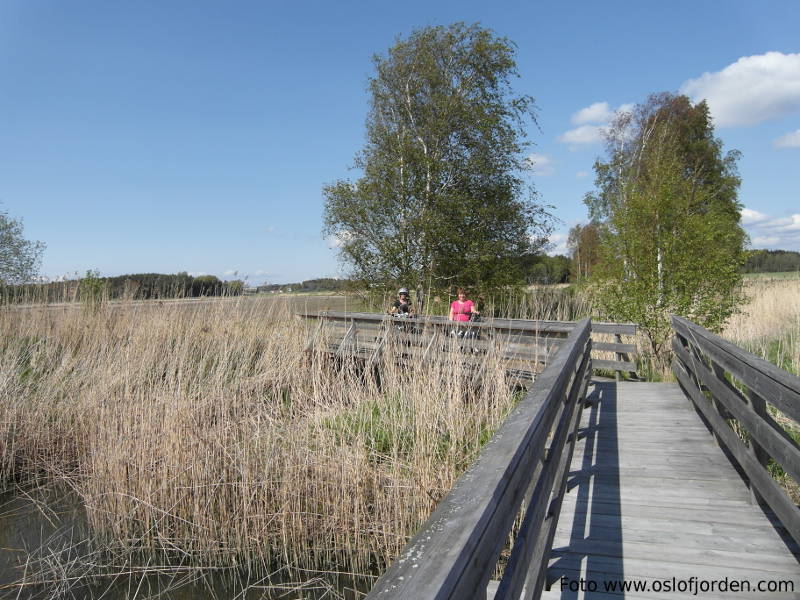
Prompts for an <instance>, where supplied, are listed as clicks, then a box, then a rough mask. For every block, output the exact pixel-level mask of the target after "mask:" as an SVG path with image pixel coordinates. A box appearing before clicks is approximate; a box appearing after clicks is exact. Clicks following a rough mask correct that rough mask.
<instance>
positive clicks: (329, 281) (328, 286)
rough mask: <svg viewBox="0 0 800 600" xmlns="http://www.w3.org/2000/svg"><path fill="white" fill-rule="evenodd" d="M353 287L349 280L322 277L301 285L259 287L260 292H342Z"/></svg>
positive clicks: (279, 284)
mask: <svg viewBox="0 0 800 600" xmlns="http://www.w3.org/2000/svg"><path fill="white" fill-rule="evenodd" d="M350 286H352V282H351V281H350V280H349V279H334V278H332V277H321V278H319V279H307V280H306V281H301V282H299V283H272V284H268V285H260V286H258V291H259V292H341V291H344V290H346V289H349V287H350Z"/></svg>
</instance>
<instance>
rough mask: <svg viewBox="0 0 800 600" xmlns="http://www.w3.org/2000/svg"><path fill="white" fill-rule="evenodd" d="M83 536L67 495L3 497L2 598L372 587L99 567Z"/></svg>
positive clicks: (238, 594) (175, 596)
mask: <svg viewBox="0 0 800 600" xmlns="http://www.w3.org/2000/svg"><path fill="white" fill-rule="evenodd" d="M88 538H89V528H88V525H87V520H86V514H85V512H84V510H83V508H82V506H81V503H80V501H79V500H78V498H77V497H76V496H75V495H74V494H73V493H70V492H69V491H68V490H63V489H36V490H33V489H29V490H23V489H15V490H11V491H5V492H2V493H0V598H2V599H5V598H9V599H11V598H14V599H17V598H19V599H22V598H26V599H30V600H39V599H48V598H70V599H75V600H95V599H97V600H99V599H101V598H102V599H103V600H123V599H124V600H134V599H136V600H141V599H145V598H148V599H154V600H155V599H157V598H161V599H171V600H190V599H196V600H222V599H226V600H228V599H234V598H235V599H239V600H255V599H269V600H277V599H281V600H323V599H325V600H328V599H330V600H334V599H337V600H338V599H341V600H355V599H357V598H362V597H363V596H364V594H365V593H366V591H367V590H368V589H369V587H370V583H371V579H369V578H360V579H359V580H355V581H354V579H353V578H352V577H343V576H339V577H336V576H333V575H328V574H325V575H321V574H309V575H308V576H307V577H306V578H304V580H302V581H298V580H297V579H296V578H295V579H289V578H287V577H285V576H283V577H282V576H281V574H280V573H277V574H273V575H272V576H271V577H270V580H269V581H266V580H265V578H264V577H263V576H260V577H256V576H250V577H248V575H247V573H244V572H232V571H231V570H229V569H228V570H225V571H212V570H200V569H197V568H195V567H193V566H192V565H179V564H176V563H172V564H171V565H163V564H162V562H163V561H160V560H159V561H156V560H155V559H153V560H151V561H143V562H142V563H139V564H132V563H130V562H126V561H123V560H120V561H117V563H118V564H117V565H116V566H114V567H108V566H106V567H103V566H101V565H102V564H103V563H104V562H105V563H107V562H108V561H107V560H105V561H103V560H99V559H98V557H97V556H96V555H94V554H92V553H91V549H90V545H89V544H88V543H87V541H86V540H87V539H88ZM148 562H149V564H148ZM159 569H161V570H162V572H161V573H159V572H157V571H158V570H159ZM98 574H99V576H98Z"/></svg>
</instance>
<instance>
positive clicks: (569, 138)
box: [558, 102, 634, 150]
mask: <svg viewBox="0 0 800 600" xmlns="http://www.w3.org/2000/svg"><path fill="white" fill-rule="evenodd" d="M633 107H634V105H633V104H620V105H619V106H618V107H617V108H615V109H613V110H612V109H611V108H610V107H609V106H608V102H595V103H594V104H590V105H589V106H587V107H586V108H582V109H580V110H579V111H578V112H576V113H575V114H573V115H572V117H571V118H570V121H572V123H573V124H574V125H578V127H575V128H574V129H570V130H569V131H565V132H564V133H562V134H561V135H560V136H558V141H559V142H561V143H562V144H568V145H569V146H570V148H571V149H573V150H574V149H576V148H577V147H578V146H588V145H589V144H596V143H597V142H600V141H602V139H603V134H604V133H605V131H606V129H607V128H608V125H609V123H610V122H611V121H612V120H613V119H614V118H615V117H616V116H617V115H619V114H621V113H624V112H630V111H631V110H633Z"/></svg>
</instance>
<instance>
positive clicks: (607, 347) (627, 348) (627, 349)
mask: <svg viewBox="0 0 800 600" xmlns="http://www.w3.org/2000/svg"><path fill="white" fill-rule="evenodd" d="M592 350H598V351H603V352H619V353H629V354H636V344H622V343H619V342H594V341H593V342H592ZM617 360H621V361H627V360H628V359H627V358H618V359H617Z"/></svg>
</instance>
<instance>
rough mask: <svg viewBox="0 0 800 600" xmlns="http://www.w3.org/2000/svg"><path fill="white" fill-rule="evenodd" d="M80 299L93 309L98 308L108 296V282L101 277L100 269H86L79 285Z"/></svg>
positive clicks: (89, 308) (88, 307)
mask: <svg viewBox="0 0 800 600" xmlns="http://www.w3.org/2000/svg"><path fill="white" fill-rule="evenodd" d="M78 290H79V293H80V300H81V302H83V304H84V306H85V307H86V308H87V309H88V310H91V311H96V310H98V309H99V308H100V307H101V306H102V304H103V302H104V301H105V300H106V298H107V297H108V282H107V281H106V280H105V279H103V278H102V277H100V271H96V270H95V271H92V270H91V269H90V270H88V271H86V275H84V277H83V279H81V281H80V285H79V287H78Z"/></svg>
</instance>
